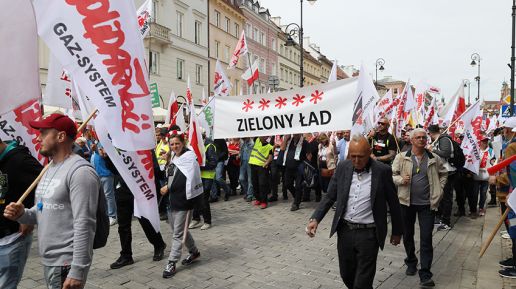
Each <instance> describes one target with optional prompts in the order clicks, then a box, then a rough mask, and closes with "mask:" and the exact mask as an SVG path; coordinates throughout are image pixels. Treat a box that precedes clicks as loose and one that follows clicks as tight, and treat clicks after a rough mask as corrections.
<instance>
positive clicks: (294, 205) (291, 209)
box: [290, 204, 299, 212]
mask: <svg viewBox="0 0 516 289" xmlns="http://www.w3.org/2000/svg"><path fill="white" fill-rule="evenodd" d="M297 210H299V205H296V204H293V205H292V207H290V211H291V212H294V211H297Z"/></svg>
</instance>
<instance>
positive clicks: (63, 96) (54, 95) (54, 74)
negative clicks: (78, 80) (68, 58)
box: [43, 53, 73, 119]
mask: <svg viewBox="0 0 516 289" xmlns="http://www.w3.org/2000/svg"><path fill="white" fill-rule="evenodd" d="M71 98H72V79H71V77H70V74H69V73H68V72H67V71H65V70H64V69H63V66H62V65H61V63H59V61H58V60H57V58H56V57H55V56H54V55H53V54H52V53H50V60H49V62H48V73H47V85H46V86H45V94H43V104H45V105H51V106H56V107H61V108H65V109H71V108H72V101H71ZM72 119H73V118H72Z"/></svg>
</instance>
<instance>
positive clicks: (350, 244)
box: [337, 223, 379, 289]
mask: <svg viewBox="0 0 516 289" xmlns="http://www.w3.org/2000/svg"><path fill="white" fill-rule="evenodd" d="M337 236H338V238H337V251H338V253H339V269H340V277H341V278H342V280H343V281H344V284H346V286H347V287H348V288H352V289H370V288H373V281H374V275H375V273H376V259H377V257H378V248H379V245H378V239H377V237H376V230H375V229H374V228H370V229H357V230H350V229H349V228H348V226H346V224H343V223H342V224H340V226H339V228H338V230H337Z"/></svg>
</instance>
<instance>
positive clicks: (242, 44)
mask: <svg viewBox="0 0 516 289" xmlns="http://www.w3.org/2000/svg"><path fill="white" fill-rule="evenodd" d="M248 51H249V50H248V49H247V41H246V40H245V32H244V31H243V30H242V35H240V39H238V43H237V45H236V47H235V51H233V55H231V60H230V61H229V66H228V69H232V68H234V67H235V66H236V65H237V63H238V59H240V56H242V55H244V54H246V53H247V52H248Z"/></svg>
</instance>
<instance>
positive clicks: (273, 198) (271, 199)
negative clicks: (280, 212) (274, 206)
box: [269, 196, 278, 202]
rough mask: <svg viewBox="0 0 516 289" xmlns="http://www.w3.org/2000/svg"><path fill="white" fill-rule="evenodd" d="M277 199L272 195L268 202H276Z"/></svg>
mask: <svg viewBox="0 0 516 289" xmlns="http://www.w3.org/2000/svg"><path fill="white" fill-rule="evenodd" d="M277 200H278V197H276V196H272V197H270V198H269V202H276V201H277Z"/></svg>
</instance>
